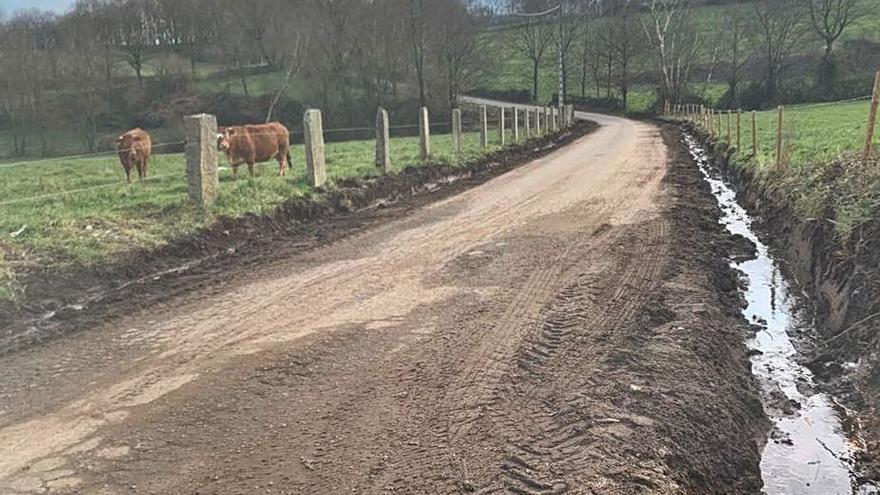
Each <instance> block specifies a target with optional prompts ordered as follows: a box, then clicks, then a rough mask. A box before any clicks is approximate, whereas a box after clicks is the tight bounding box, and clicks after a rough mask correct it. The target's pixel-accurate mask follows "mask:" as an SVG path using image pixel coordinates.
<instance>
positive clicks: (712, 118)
mask: <svg viewBox="0 0 880 495" xmlns="http://www.w3.org/2000/svg"><path fill="white" fill-rule="evenodd" d="M709 135H710V136H712V137H715V109H714V108H710V109H709Z"/></svg>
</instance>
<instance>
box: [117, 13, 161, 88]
mask: <svg viewBox="0 0 880 495" xmlns="http://www.w3.org/2000/svg"><path fill="white" fill-rule="evenodd" d="M112 12H113V17H112V19H111V22H112V23H113V24H114V25H115V26H116V41H117V43H116V45H117V47H118V48H119V49H120V50H121V53H122V54H123V59H124V60H125V62H126V63H127V64H128V65H129V66H130V67H131V68H132V70H134V73H135V75H136V76H137V80H138V84H140V85H141V86H143V84H144V76H143V68H144V63H145V62H146V60H147V53H148V51H149V49H150V47H151V46H152V45H155V39H156V38H155V36H154V35H155V29H154V27H155V25H154V19H153V14H154V13H155V4H154V3H153V1H152V0H119V1H117V3H116V4H114V8H113V11H112Z"/></svg>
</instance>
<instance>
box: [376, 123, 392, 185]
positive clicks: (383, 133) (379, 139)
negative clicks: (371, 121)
mask: <svg viewBox="0 0 880 495" xmlns="http://www.w3.org/2000/svg"><path fill="white" fill-rule="evenodd" d="M376 167H378V168H379V170H381V171H382V172H384V173H386V174H387V173H388V172H391V131H390V130H389V126H388V112H387V111H385V109H384V108H380V109H379V111H378V112H377V113H376Z"/></svg>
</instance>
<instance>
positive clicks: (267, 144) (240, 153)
mask: <svg viewBox="0 0 880 495" xmlns="http://www.w3.org/2000/svg"><path fill="white" fill-rule="evenodd" d="M217 139H218V145H219V146H220V149H221V150H223V151H224V152H226V159H227V160H228V161H229V165H230V166H231V167H232V176H233V178H235V179H238V167H239V166H240V165H241V164H242V163H246V164H247V166H248V172H249V173H250V176H251V177H253V176H254V164H255V163H258V162H267V161H269V160H271V159H273V158H274V159H275V160H278V175H279V176H283V175H285V174H286V173H287V168H288V167H289V166H290V164H291V159H290V132H289V131H288V130H287V127H284V126H283V125H281V124H279V123H278V122H271V123H268V124H259V125H243V126H235V127H221V128H220V133H219V134H218V135H217Z"/></svg>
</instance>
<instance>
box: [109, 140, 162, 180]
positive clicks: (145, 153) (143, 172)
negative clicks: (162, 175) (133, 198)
mask: <svg viewBox="0 0 880 495" xmlns="http://www.w3.org/2000/svg"><path fill="white" fill-rule="evenodd" d="M152 148H153V142H152V141H151V140H150V135H149V134H147V132H146V131H144V130H143V129H140V128H138V129H132V130H130V131H128V132H126V133H125V134H123V135H121V136H119V137H118V138H117V139H116V150H117V152H118V153H119V161H120V162H122V168H124V169H125V177H126V179H128V183H129V184H131V169H132V167H134V168H137V174H138V178H140V179H141V180H143V179H146V178H147V166H148V162H149V161H150V155H151V154H152Z"/></svg>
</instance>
